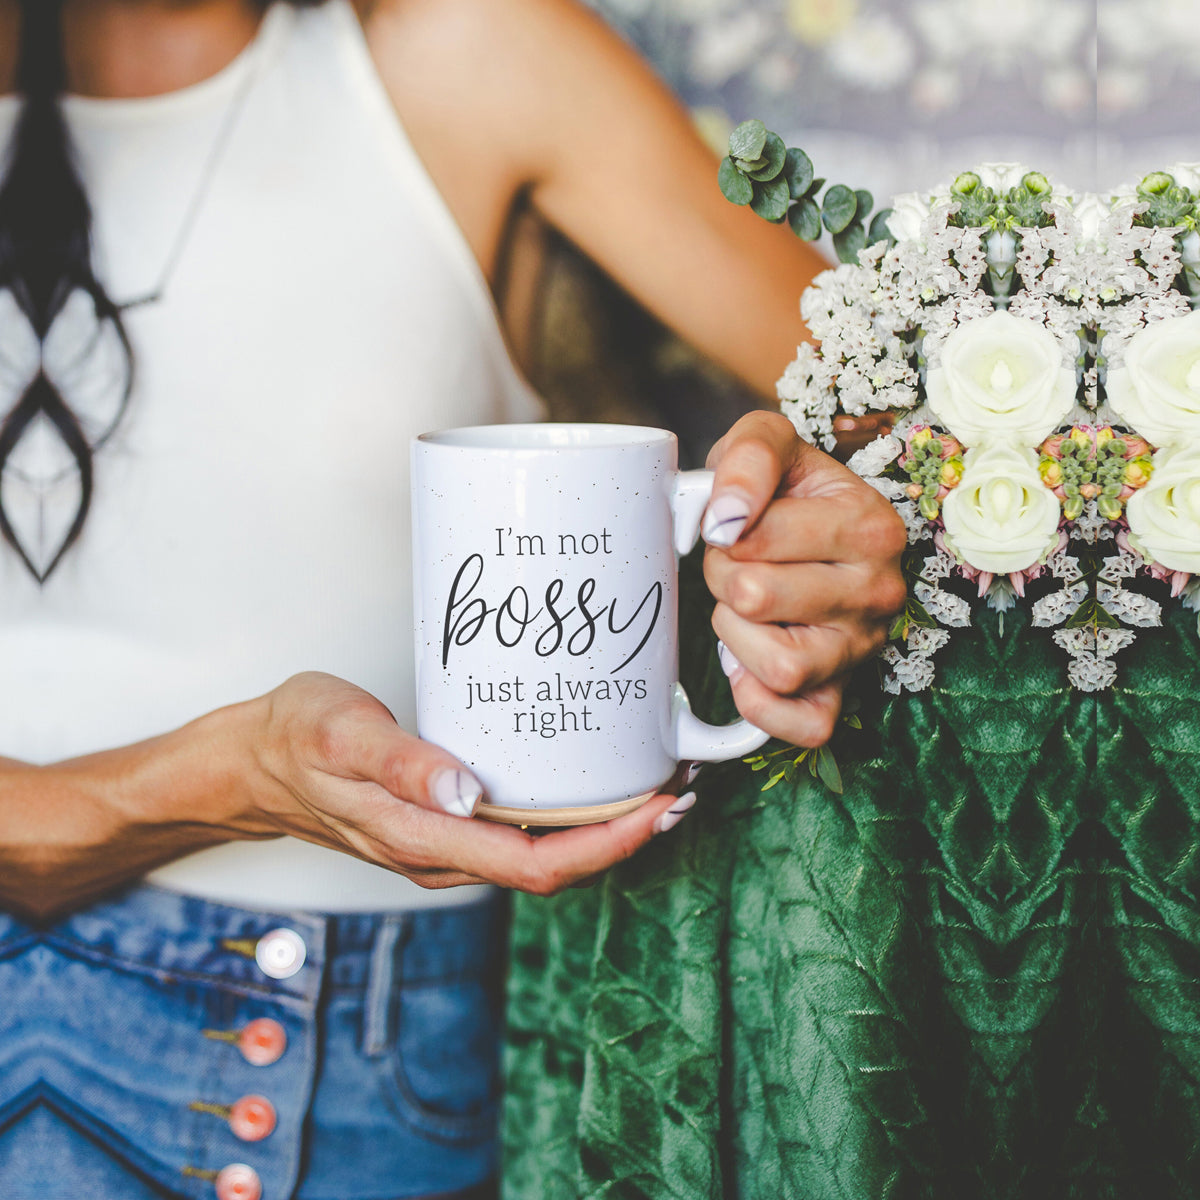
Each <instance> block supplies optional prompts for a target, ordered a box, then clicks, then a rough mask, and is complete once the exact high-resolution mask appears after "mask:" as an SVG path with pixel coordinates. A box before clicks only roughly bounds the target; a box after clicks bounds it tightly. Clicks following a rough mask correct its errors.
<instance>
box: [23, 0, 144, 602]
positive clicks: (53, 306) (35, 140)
mask: <svg viewBox="0 0 1200 1200" xmlns="http://www.w3.org/2000/svg"><path fill="white" fill-rule="evenodd" d="M60 8H61V0H21V5H20V9H21V33H20V42H19V54H18V59H17V80H16V82H17V89H18V91H19V92H20V93H21V94H22V96H23V98H24V103H23V104H22V106H21V111H20V114H19V115H18V117H17V122H16V127H15V129H14V131H13V136H12V143H11V145H10V147H9V153H8V167H7V171H6V173H5V177H4V181H3V183H2V184H0V289H5V288H6V289H8V290H9V291H10V292H11V293H12V296H13V299H14V300H15V301H16V304H17V307H18V308H19V309H20V310H21V312H22V313H23V314H24V315H25V317H26V318H27V319H28V321H29V323H30V325H31V326H32V327H33V331H34V333H35V334H36V335H37V337H38V339H39V341H41V342H44V341H45V338H46V335H47V334H48V333H49V331H50V327H51V325H52V324H53V323H54V319H55V317H57V316H58V314H59V313H60V312H61V311H62V310H63V307H64V306H65V305H66V303H67V301H68V300H69V299H70V298H71V296H72V295H73V294H74V293H75V292H82V293H84V294H85V295H86V296H87V297H88V298H89V299H90V301H91V303H92V306H93V307H94V309H95V313H96V319H97V321H98V322H100V323H103V322H110V323H111V325H112V327H113V329H114V330H115V331H116V333H117V336H118V338H119V339H120V342H121V346H122V348H123V350H124V354H125V358H126V363H127V366H128V368H129V369H128V370H127V371H126V373H125V380H124V387H123V394H122V396H121V398H120V409H119V412H118V417H117V419H119V417H120V413H122V412H124V409H125V406H126V404H127V403H128V399H129V391H130V388H131V386H132V382H133V376H132V356H131V355H130V353H129V342H128V339H127V338H126V336H125V329H124V327H123V325H122V323H121V314H120V312H119V311H118V310H117V308H116V306H115V305H114V304H113V302H112V300H111V299H110V298H109V296H108V293H107V292H106V291H105V290H104V288H103V286H102V285H101V284H100V281H99V280H98V279H97V278H96V276H95V273H94V272H93V270H92V265H91V217H92V214H91V208H90V207H89V205H88V200H87V195H86V193H85V192H84V190H83V185H82V183H81V182H80V179H79V174H78V172H77V171H76V170H75V166H74V163H73V162H72V158H71V149H70V141H69V138H68V137H67V130H66V127H65V125H64V124H63V118H62V114H61V112H60V111H59V106H58V94H59V92H60V91H61V90H62V87H63V56H62V45H61V41H62V39H61V36H60V30H59V11H60ZM39 415H40V416H43V417H45V418H46V419H47V420H48V421H49V422H50V423H51V424H52V425H53V426H54V428H55V429H56V430H57V431H58V433H59V435H60V436H61V438H62V440H63V443H64V444H65V445H66V447H67V449H68V450H69V451H70V452H71V455H72V457H73V458H74V459H75V464H76V466H77V467H78V470H79V501H78V504H77V506H76V510H75V514H74V517H73V518H72V520H71V524H70V526H69V528H68V530H67V533H66V536H65V537H64V538H63V540H62V542H61V544H60V545H59V546H58V547H57V549H55V550H54V553H53V554H52V555H51V556H50V557H49V559H48V561H46V560H45V559H44V558H43V562H44V565H38V564H37V563H35V561H34V555H33V550H32V548H31V547H26V546H24V545H22V543H21V540H20V538H19V537H18V536H17V532H16V530H15V529H14V528H13V524H12V521H11V519H10V515H9V513H8V512H7V511H6V509H5V507H4V503H3V497H2V495H0V535H3V537H4V540H5V541H6V542H8V544H9V545H10V546H12V547H13V549H14V550H16V552H17V553H18V554H19V555H20V557H21V561H22V562H23V563H24V564H25V566H26V567H27V568H28V569H29V570H30V572H31V573H32V574H33V575H34V577H35V578H37V579H38V581H39V582H44V581H45V580H46V579H47V578H49V576H50V574H51V572H52V571H53V570H54V568H55V567H56V566H58V564H59V562H60V561H61V560H62V556H63V555H64V554H65V553H66V552H67V550H68V549H70V547H71V546H72V545H73V544H74V542H75V540H76V539H77V538H78V537H79V534H80V531H81V530H82V529H83V523H84V521H85V520H86V519H87V514H88V508H89V507H90V505H91V499H92V451H93V449H94V448H95V447H94V446H93V444H92V443H91V442H90V441H89V439H88V436H87V433H86V432H85V430H84V428H83V426H82V425H81V424H80V421H79V418H78V416H76V414H75V413H74V412H72V411H71V408H70V406H69V405H68V404H67V402H66V401H65V400H64V398H63V396H62V395H61V394H60V392H59V390H58V388H57V387H55V385H54V383H53V382H52V381H51V379H50V378H49V376H48V375H47V374H46V372H45V370H44V369H42V367H41V366H39V368H38V370H37V373H36V375H35V376H34V378H33V380H32V381H31V382H30V383H29V385H28V386H27V387H26V388H25V390H24V392H23V393H22V395H21V396H20V397H19V398H18V399H17V402H16V404H15V405H13V407H12V409H11V410H10V411H9V412H8V413H7V414H5V415H4V417H3V419H2V420H0V477H2V476H3V473H4V470H5V468H6V467H7V466H8V462H9V458H10V457H11V455H12V453H13V450H14V449H15V448H16V446H17V444H18V442H20V440H21V438H22V436H23V435H24V434H25V432H26V431H27V430H28V429H29V428H30V426H31V425H32V424H33V422H34V420H35V419H36V418H37V417H38V416H39ZM114 423H115V422H114ZM110 429H111V426H110Z"/></svg>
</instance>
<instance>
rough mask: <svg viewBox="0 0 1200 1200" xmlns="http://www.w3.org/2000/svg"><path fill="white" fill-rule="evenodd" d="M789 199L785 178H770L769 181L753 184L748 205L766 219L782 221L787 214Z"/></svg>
mask: <svg viewBox="0 0 1200 1200" xmlns="http://www.w3.org/2000/svg"><path fill="white" fill-rule="evenodd" d="M789 199H790V197H789V195H788V185H787V180H786V179H772V180H771V181H770V183H759V184H755V187H754V199H753V200H751V201H750V207H751V208H752V209H754V211H755V212H756V213H758V215H759V216H760V217H762V218H763V219H764V220H766V221H782V220H783V218H784V217H786V216H787V211H788V201H789Z"/></svg>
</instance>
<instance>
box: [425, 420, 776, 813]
mask: <svg viewBox="0 0 1200 1200" xmlns="http://www.w3.org/2000/svg"><path fill="white" fill-rule="evenodd" d="M677 460H678V445H677V442H676V439H675V436H674V434H672V433H669V432H667V431H666V430H663V429H647V428H642V427H640V426H632V425H582V424H579V425H571V424H546V425H494V426H478V427H474V428H465V429H455V430H450V431H446V432H441V433H428V434H425V435H424V436H422V437H420V438H417V439H416V440H415V441H414V442H413V454H412V486H413V560H414V562H413V580H414V584H413V586H414V591H415V614H416V674H417V729H418V732H419V733H420V735H421V737H423V738H425V739H427V740H429V741H432V742H435V743H436V744H438V745H440V746H443V747H444V748H445V749H447V750H449V751H450V752H451V753H452V754H454V755H455V756H456V757H458V758H459V759H461V760H462V761H463V762H464V763H466V764H467V765H468V766H469V767H470V768H471V770H472V771H473V772H474V773H475V775H476V776H477V778H478V779H479V781H480V783H482V784H483V786H484V789H485V793H486V797H485V799H486V804H485V805H484V806H482V807H481V810H480V811H481V813H482V814H483V815H485V816H491V817H493V818H495V819H500V820H511V821H520V822H521V823H523V824H576V823H580V822H584V821H588V820H604V819H607V818H608V817H610V816H612V815H614V814H616V813H617V812H620V811H628V810H629V809H630V808H632V807H636V805H637V804H639V803H641V802H642V801H643V800H644V799H645V798H646V797H647V796H649V795H653V794H654V793H655V792H656V791H657V790H658V789H659V788H660V787H661V786H662V785H663V784H664V783H666V782H667V781H668V780H669V779H670V778H671V776H672V774H673V773H674V771H675V768H676V766H677V764H678V763H679V762H681V761H685V760H696V761H700V762H716V761H720V760H724V759H728V758H734V757H736V756H738V755H742V754H747V753H749V752H750V751H753V750H756V749H757V748H758V747H759V746H761V745H762V744H763V742H765V741H766V740H767V736H768V735H767V734H765V733H763V732H762V731H761V730H759V729H757V728H755V727H754V726H753V725H751V724H750V723H749V722H747V721H736V722H734V723H733V724H731V725H726V726H714V725H708V724H706V723H705V722H703V721H701V720H699V719H698V718H697V717H695V716H693V714H692V712H691V710H690V708H689V706H688V700H687V696H686V695H685V694H684V691H683V688H682V687H681V686H680V684H679V667H678V644H679V641H678V613H677V597H678V585H679V580H678V567H679V555H680V554H685V553H687V551H689V550H690V549H691V548H692V547H693V546H694V545H695V544H696V540H697V538H698V536H699V533H700V522H701V519H702V517H703V515H704V510H705V506H706V505H707V503H708V500H709V497H710V495H711V493H712V480H713V476H712V472H711V471H683V472H680V471H679V470H678V469H677Z"/></svg>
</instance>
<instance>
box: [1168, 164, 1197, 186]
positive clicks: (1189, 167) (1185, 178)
mask: <svg viewBox="0 0 1200 1200" xmlns="http://www.w3.org/2000/svg"><path fill="white" fill-rule="evenodd" d="M1167 174H1168V175H1174V176H1175V182H1176V183H1177V184H1179V186H1180V187H1185V188H1187V189H1188V190H1189V191H1192V192H1197V191H1200V163H1194V162H1191V163H1176V164H1175V165H1174V166H1173V167H1168V168H1167Z"/></svg>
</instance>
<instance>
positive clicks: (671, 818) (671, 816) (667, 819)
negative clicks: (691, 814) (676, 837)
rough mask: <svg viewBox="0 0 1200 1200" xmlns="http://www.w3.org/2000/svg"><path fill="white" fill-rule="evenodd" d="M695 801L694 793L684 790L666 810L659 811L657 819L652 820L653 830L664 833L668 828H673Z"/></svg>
mask: <svg viewBox="0 0 1200 1200" xmlns="http://www.w3.org/2000/svg"><path fill="white" fill-rule="evenodd" d="M695 803H696V793H695V792H685V793H684V794H683V795H682V796H680V797H679V799H678V800H676V801H675V803H674V804H672V805H671V807H670V808H668V809H667V811H666V812H664V813H659V815H658V820H657V821H655V822H654V832H655V833H666V832H667V830H668V829H674V828H675V826H676V825H678V824H679V822H680V821H682V820H683V818H684V817H686V816H687V814H688V810H689V809H690V808H691V807H692V805H693V804H695Z"/></svg>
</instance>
